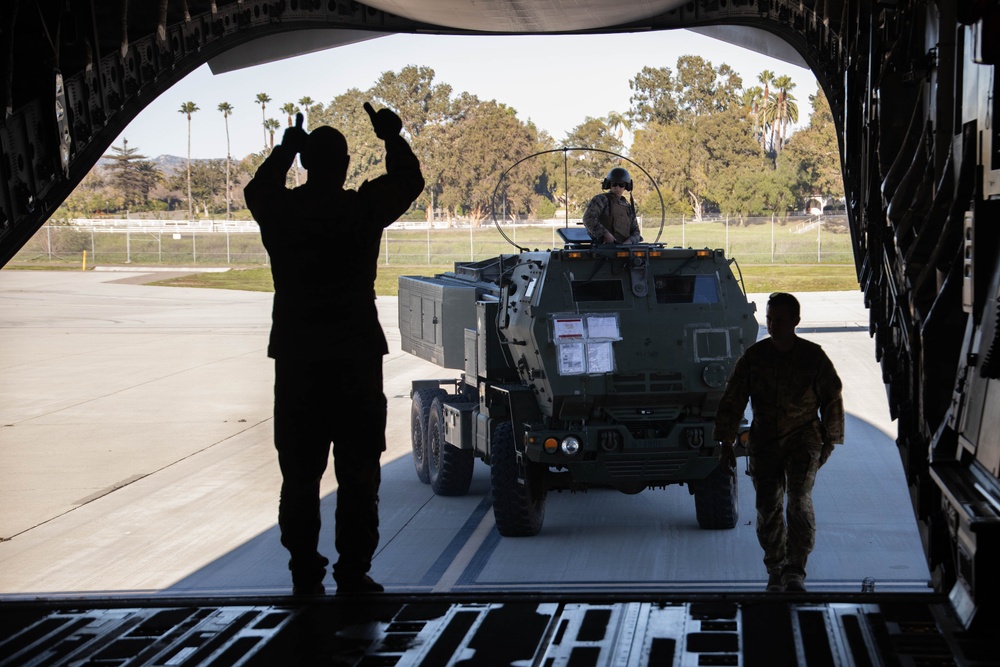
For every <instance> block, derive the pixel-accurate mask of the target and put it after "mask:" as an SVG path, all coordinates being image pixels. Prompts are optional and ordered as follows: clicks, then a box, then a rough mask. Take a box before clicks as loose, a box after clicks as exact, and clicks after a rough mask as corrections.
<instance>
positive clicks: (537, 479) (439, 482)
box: [399, 228, 758, 536]
mask: <svg viewBox="0 0 1000 667" xmlns="http://www.w3.org/2000/svg"><path fill="white" fill-rule="evenodd" d="M560 235H561V236H562V237H563V239H564V241H565V245H564V246H563V247H562V248H554V249H552V250H547V251H534V252H521V253H520V254H512V255H500V256H498V257H494V258H492V259H488V260H484V261H480V262H469V263H458V264H456V266H455V270H454V271H453V272H448V273H443V274H439V275H436V276H433V277H413V276H402V277H400V279H399V328H400V335H401V339H402V349H403V350H404V351H405V352H409V353H411V354H414V355H416V356H419V357H421V358H423V359H426V360H428V361H431V362H434V363H436V364H438V365H440V366H442V367H444V368H452V369H460V370H463V371H464V372H463V373H462V374H461V376H460V377H459V378H457V379H455V378H448V379H440V380H417V381H415V382H414V383H413V391H412V408H411V422H410V423H411V433H412V443H413V460H414V464H415V466H416V471H417V475H418V477H419V478H420V479H421V481H424V482H428V483H430V484H431V486H432V487H433V489H434V492H435V493H437V494H439V495H461V494H464V493H466V492H467V491H468V489H469V484H470V481H471V478H472V469H473V462H474V458H479V459H481V460H482V461H484V462H486V463H487V464H488V465H489V466H490V476H491V485H492V496H493V498H492V499H493V513H494V517H495V520H496V525H497V528H498V530H499V532H500V533H501V534H502V535H505V536H523V535H535V534H537V533H538V532H539V531H540V530H541V528H542V522H543V519H544V510H545V498H546V494H547V492H548V491H550V490H571V491H574V490H585V489H588V488H594V487H603V488H613V489H617V490H619V491H622V492H624V493H639V492H640V491H643V490H644V489H648V488H657V487H665V486H667V485H670V484H687V485H688V488H689V489H690V491H691V493H692V494H693V495H694V505H695V508H696V514H697V519H698V523H699V525H700V526H701V527H702V528H732V527H734V526H735V525H736V522H737V519H738V507H737V476H736V475H735V474H734V471H732V470H731V469H729V468H728V467H725V466H720V465H719V461H718V458H717V454H718V446H717V443H715V442H713V441H712V440H711V433H712V426H713V421H714V417H715V411H716V407H717V405H718V403H719V399H720V398H721V397H722V392H723V390H724V389H725V384H726V379H727V378H728V376H729V372H730V370H731V368H732V365H733V363H735V361H736V359H737V358H739V356H740V354H742V352H743V350H744V348H745V347H747V346H749V345H751V344H752V343H753V342H754V341H755V340H756V337H757V328H758V327H757V321H756V319H755V318H754V312H755V310H756V308H755V306H754V304H752V303H748V302H747V299H746V296H745V294H744V293H743V291H742V289H741V286H740V284H739V281H738V280H737V277H736V275H735V274H734V273H733V271H732V268H731V266H732V264H733V260H730V259H728V258H726V257H725V256H724V254H723V251H721V250H710V249H690V248H687V249H684V248H667V247H664V246H663V245H662V244H640V245H595V244H592V243H591V242H590V239H589V237H588V236H587V234H586V232H585V230H583V229H581V228H567V229H561V230H560Z"/></svg>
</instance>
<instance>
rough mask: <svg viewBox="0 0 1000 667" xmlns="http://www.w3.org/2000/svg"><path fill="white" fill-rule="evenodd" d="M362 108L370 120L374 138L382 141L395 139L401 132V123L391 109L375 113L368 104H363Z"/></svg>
mask: <svg viewBox="0 0 1000 667" xmlns="http://www.w3.org/2000/svg"><path fill="white" fill-rule="evenodd" d="M364 107H365V111H367V112H368V117H369V118H371V119H372V128H373V129H374V130H375V136H376V137H378V138H379V139H381V140H382V141H385V140H386V139H390V138H392V137H395V136H397V135H399V133H400V132H402V131H403V121H402V120H400V118H399V116H397V115H396V113H395V112H394V111H393V110H392V109H386V108H383V109H379V110H378V111H377V112H376V111H375V109H373V108H372V105H371V103H369V102H365V104H364Z"/></svg>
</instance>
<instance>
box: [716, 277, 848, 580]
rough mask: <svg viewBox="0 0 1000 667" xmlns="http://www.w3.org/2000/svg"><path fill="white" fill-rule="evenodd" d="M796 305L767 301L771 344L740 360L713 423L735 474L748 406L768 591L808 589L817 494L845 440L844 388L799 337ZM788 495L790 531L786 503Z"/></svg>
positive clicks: (818, 352) (785, 297) (788, 300)
mask: <svg viewBox="0 0 1000 667" xmlns="http://www.w3.org/2000/svg"><path fill="white" fill-rule="evenodd" d="M798 323H799V302H798V300H797V299H796V298H795V297H794V296H792V295H791V294H785V293H781V292H776V293H774V294H772V295H771V297H770V298H769V299H768V302H767V332H768V334H770V338H765V339H764V340H761V341H758V342H757V343H756V344H754V345H752V346H750V347H749V348H748V349H747V350H746V352H744V353H743V356H741V357H740V359H739V360H738V361H737V362H736V365H735V367H734V368H733V372H732V375H731V376H730V378H729V383H728V384H727V385H726V391H725V394H724V395H723V397H722V400H721V402H720V403H719V409H718V412H717V414H716V418H715V432H714V435H713V437H714V438H715V440H717V441H720V442H722V443H723V445H722V458H723V459H724V460H725V461H726V462H727V463H728V464H729V465H730V467H733V468H735V465H736V459H735V455H734V452H733V444H732V443H733V442H734V441H735V440H736V437H737V429H738V427H739V424H740V420H741V418H742V417H743V412H744V410H745V409H746V405H747V400H748V399H749V400H750V402H751V408H752V411H753V422H752V423H751V425H750V443H749V456H750V471H751V475H752V476H753V483H754V488H755V489H756V491H757V539H758V541H759V542H760V545H761V547H763V549H764V565H765V566H766V567H767V572H768V582H767V590H769V591H785V590H788V591H804V590H805V577H806V560H807V559H808V558H809V554H810V552H811V551H812V549H813V545H814V543H815V540H816V519H815V514H814V512H813V502H812V489H813V484H814V483H815V481H816V471H817V470H819V468H820V466H822V465H823V464H824V463H825V462H826V460H827V458H828V457H829V456H830V453H831V452H832V451H833V447H834V445H835V444H840V443H843V442H844V403H843V399H842V397H841V382H840V378H839V377H838V376H837V371H836V370H835V369H834V367H833V364H832V363H831V362H830V359H829V358H828V357H827V356H826V353H824V352H823V349H822V348H821V347H820V346H819V345H817V344H815V343H812V342H810V341H807V340H805V339H802V338H799V337H798V336H797V335H796V334H795V327H796V326H797V325H798ZM786 492H787V494H788V506H787V510H785V511H787V517H788V518H787V525H786V521H785V516H784V513H785V511H783V507H782V505H783V504H784V495H785V493H786Z"/></svg>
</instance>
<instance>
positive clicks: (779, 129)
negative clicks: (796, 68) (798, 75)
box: [771, 75, 799, 151]
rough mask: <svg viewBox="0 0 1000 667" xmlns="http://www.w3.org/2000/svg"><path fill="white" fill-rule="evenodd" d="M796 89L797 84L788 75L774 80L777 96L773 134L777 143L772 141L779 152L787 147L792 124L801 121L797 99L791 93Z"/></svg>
mask: <svg viewBox="0 0 1000 667" xmlns="http://www.w3.org/2000/svg"><path fill="white" fill-rule="evenodd" d="M794 87H795V82H794V81H792V78H791V77H790V76H787V75H782V76H779V77H777V78H776V79H775V80H774V88H775V91H776V92H777V94H776V95H775V108H774V125H773V127H772V128H771V132H772V133H773V134H774V135H775V136H776V138H777V142H774V141H772V143H775V145H776V146H777V150H779V151H780V150H781V149H782V148H784V147H785V132H786V131H787V129H788V126H789V125H791V124H792V123H797V122H798V120H799V106H798V105H797V104H796V103H795V97H794V96H793V95H792V94H791V93H790V92H789V91H790V90H791V89H792V88H794Z"/></svg>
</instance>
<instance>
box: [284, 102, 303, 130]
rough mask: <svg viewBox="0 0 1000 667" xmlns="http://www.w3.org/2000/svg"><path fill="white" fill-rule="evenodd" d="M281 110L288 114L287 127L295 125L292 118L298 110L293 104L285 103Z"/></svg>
mask: <svg viewBox="0 0 1000 667" xmlns="http://www.w3.org/2000/svg"><path fill="white" fill-rule="evenodd" d="M281 110H282V111H284V112H285V113H286V114H288V127H291V126H292V125H295V119H294V118H293V116H294V115H295V114H297V113H298V112H299V108H298V107H297V106H295V103H294V102H285V104H284V106H282V107H281Z"/></svg>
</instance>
